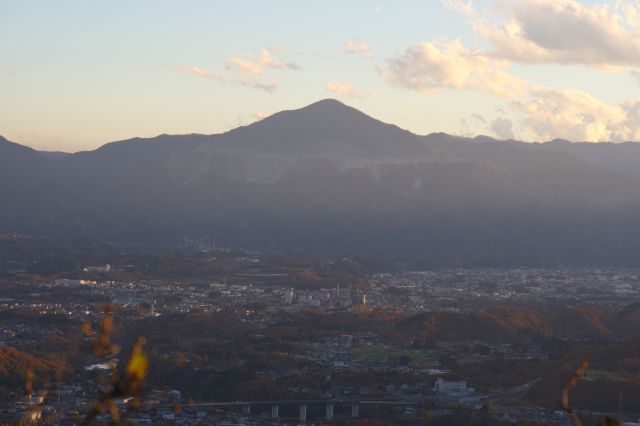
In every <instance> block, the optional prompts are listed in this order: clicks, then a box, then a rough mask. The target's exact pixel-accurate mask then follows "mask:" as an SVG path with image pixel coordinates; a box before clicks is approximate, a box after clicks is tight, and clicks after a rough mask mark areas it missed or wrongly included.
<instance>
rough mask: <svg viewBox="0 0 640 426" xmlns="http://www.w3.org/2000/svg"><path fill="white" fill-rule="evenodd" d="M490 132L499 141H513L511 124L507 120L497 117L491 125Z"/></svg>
mask: <svg viewBox="0 0 640 426" xmlns="http://www.w3.org/2000/svg"><path fill="white" fill-rule="evenodd" d="M491 130H493V133H495V134H496V136H498V137H499V138H500V139H514V138H515V136H514V135H513V122H512V121H511V120H509V119H508V118H502V117H498V118H496V119H495V120H493V122H492V123H491Z"/></svg>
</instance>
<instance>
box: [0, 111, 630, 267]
mask: <svg viewBox="0 0 640 426" xmlns="http://www.w3.org/2000/svg"><path fill="white" fill-rule="evenodd" d="M0 200H2V208H0V230H2V231H8V232H13V231H16V232H21V233H29V234H38V235H51V236H91V237H95V238H102V239H106V240H112V241H145V242H150V241H151V242H152V241H170V240H175V239H177V238H178V237H181V236H209V237H211V238H213V239H215V240H217V241H219V242H221V243H222V244H229V245H242V246H245V247H253V248H262V249H284V250H314V251H316V250H317V251H332V252H345V253H347V252H351V253H369V254H371V255H381V256H389V255H391V256H399V257H404V258H412V259H414V260H415V259H419V260H420V261H421V262H422V263H424V264H426V265H439V264H449V265H450V264H460V265H475V264H491V265H502V264H530V263H533V264H552V263H553V264H555V263H561V262H562V263H571V264H574V263H575V264H621V265H640V144H639V143H633V142H630V143H623V144H609V143H598V144H589V143H571V142H567V141H561V140H554V141H550V142H546V143H523V142H518V141H513V140H509V141H497V140H494V139H491V138H489V137H486V136H481V137H476V138H473V139H468V138H462V137H457V136H451V135H447V134H443V133H435V134H430V135H427V136H419V135H415V134H413V133H410V132H408V131H406V130H403V129H400V128H398V127H397V126H394V125H390V124H385V123H382V122H380V121H378V120H375V119H373V118H371V117H369V116H367V115H365V114H363V113H362V112H360V111H358V110H356V109H353V108H351V107H348V106H346V105H344V104H342V103H340V102H338V101H335V100H323V101H319V102H316V103H314V104H312V105H309V106H307V107H305V108H301V109H298V110H293V111H283V112H280V113H277V114H274V115H272V116H270V117H268V118H266V119H264V120H261V121H259V122H256V123H253V124H251V125H248V126H244V127H240V128H237V129H234V130H231V131H229V132H226V133H223V134H218V135H197V134H192V135H176V136H172V135H160V136H158V137H155V138H149V139H140V138H135V139H130V140H125V141H120V142H113V143H109V144H107V145H104V146H102V147H101V148H99V149H97V150H95V151H89V152H79V153H75V154H67V155H65V154H64V153H50V152H39V151H35V150H33V149H30V148H27V147H24V146H21V145H18V144H14V143H12V142H9V141H7V140H6V139H4V138H1V137H0Z"/></svg>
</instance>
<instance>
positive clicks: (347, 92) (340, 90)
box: [326, 82, 363, 98]
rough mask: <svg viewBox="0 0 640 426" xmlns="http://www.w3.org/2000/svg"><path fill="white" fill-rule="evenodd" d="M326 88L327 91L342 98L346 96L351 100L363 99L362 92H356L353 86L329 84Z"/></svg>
mask: <svg viewBox="0 0 640 426" xmlns="http://www.w3.org/2000/svg"><path fill="white" fill-rule="evenodd" d="M326 88H327V90H330V91H332V92H334V93H337V94H338V95H340V96H346V97H349V98H362V97H363V95H362V94H361V93H360V92H358V91H356V90H354V88H353V86H352V85H351V84H344V83H334V82H329V83H327V85H326Z"/></svg>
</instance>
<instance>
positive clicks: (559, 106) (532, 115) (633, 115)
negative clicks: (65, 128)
mask: <svg viewBox="0 0 640 426" xmlns="http://www.w3.org/2000/svg"><path fill="white" fill-rule="evenodd" d="M513 107H514V110H515V112H516V114H517V115H518V116H519V117H520V119H521V122H522V125H523V127H524V128H525V129H526V130H528V131H529V132H530V133H531V134H532V135H533V136H534V137H536V138H538V139H541V140H544V139H553V138H563V139H569V140H573V141H586V142H601V141H613V142H620V141H627V140H639V139H640V101H636V100H629V101H626V102H623V103H621V104H607V103H605V102H602V101H600V100H598V99H596V98H594V97H593V96H591V95H589V94H588V93H584V92H581V91H577V90H558V89H552V88H547V87H538V88H535V89H533V90H532V91H531V97H530V98H528V99H526V100H523V101H521V102H516V103H513Z"/></svg>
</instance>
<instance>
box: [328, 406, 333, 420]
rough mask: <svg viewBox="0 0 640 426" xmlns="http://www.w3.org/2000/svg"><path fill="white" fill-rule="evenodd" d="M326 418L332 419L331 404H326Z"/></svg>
mask: <svg viewBox="0 0 640 426" xmlns="http://www.w3.org/2000/svg"><path fill="white" fill-rule="evenodd" d="M327 420H333V404H332V403H329V404H327Z"/></svg>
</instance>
